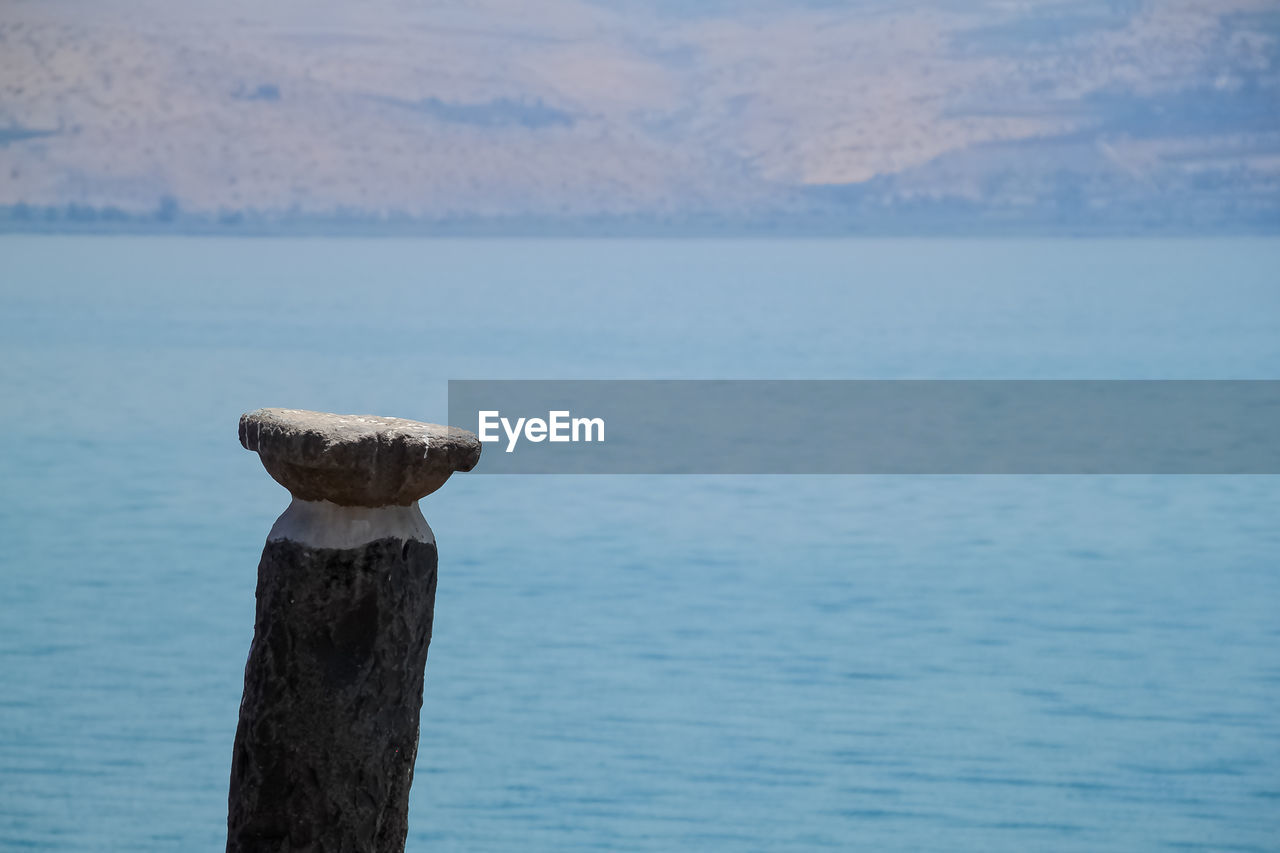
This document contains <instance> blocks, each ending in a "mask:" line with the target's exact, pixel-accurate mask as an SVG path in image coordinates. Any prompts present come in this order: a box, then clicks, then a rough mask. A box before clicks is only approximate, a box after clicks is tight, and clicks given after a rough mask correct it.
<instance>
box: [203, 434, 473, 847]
mask: <svg viewBox="0 0 1280 853" xmlns="http://www.w3.org/2000/svg"><path fill="white" fill-rule="evenodd" d="M240 443H241V444H243V445H244V446H245V448H247V449H249V450H254V451H257V452H258V455H259V457H260V458H261V459H262V464H263V466H264V467H265V468H266V469H267V472H268V473H269V474H270V475H271V476H272V477H274V478H275V480H276V481H277V482H278V483H280V484H281V485H282V486H284V487H285V488H286V489H288V490H289V492H290V494H292V495H293V501H292V502H291V503H290V504H289V508H288V509H286V510H285V512H284V514H283V515H281V516H280V518H279V519H278V520H277V521H276V523H275V526H274V527H272V528H271V533H270V535H268V537H267V544H266V547H265V548H264V549H263V551H262V561H261V562H260V563H259V564H258V591H257V598H258V605H257V615H256V618H255V621H254V628H253V645H252V647H251V648H250V649H249V661H248V664H247V665H246V666H245V674H244V698H243V700H242V701H241V703H240V723H239V726H238V728H237V729H236V741H235V749H234V753H233V755H232V760H231V793H230V798H229V800H230V802H229V810H228V817H227V850H228V851H229V853H231V851H235V853H242V851H243V853H249V851H254V853H258V851H273V853H275V851H279V852H280V853H284V852H285V851H302V850H307V851H315V853H320V851H341V852H342V853H348V851H369V853H385V851H401V850H403V849H404V842H405V835H406V833H407V832H408V808H409V786H410V784H411V783H412V781H413V763H414V758H415V757H416V755H417V752H418V714H419V711H420V710H421V708H422V682H423V678H424V670H425V667H426V662H427V645H428V643H430V641H431V619H432V613H433V609H434V606H435V594H436V544H435V537H434V536H433V535H432V533H431V528H430V527H429V526H427V522H426V520H425V519H424V518H423V517H422V513H421V512H420V511H419V509H418V499H419V498H421V497H423V496H424V495H428V494H430V493H431V492H434V491H435V490H436V489H438V488H440V487H441V486H442V485H444V482H445V480H447V479H449V475H450V474H452V473H453V472H454V471H469V470H471V468H472V467H474V466H475V464H476V462H477V461H478V460H479V458H480V442H479V441H478V440H477V439H476V437H475V435H473V434H472V433H469V432H466V431H464V430H458V429H453V428H450V427H443V426H437V425H435V424H423V423H416V422H414V421H406V420H401V419H398V418H378V417H371V416H358V415H331V414H324V413H321V412H305V411H298V410H292V409H259V410H258V411H256V412H250V413H248V414H246V415H244V416H243V417H241V418H240Z"/></svg>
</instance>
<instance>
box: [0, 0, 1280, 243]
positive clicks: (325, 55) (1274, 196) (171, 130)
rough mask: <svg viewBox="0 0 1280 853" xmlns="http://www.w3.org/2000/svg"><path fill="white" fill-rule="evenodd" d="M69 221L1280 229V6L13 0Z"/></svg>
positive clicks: (42, 163) (9, 111)
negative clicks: (185, 2) (186, 2)
mask: <svg viewBox="0 0 1280 853" xmlns="http://www.w3.org/2000/svg"><path fill="white" fill-rule="evenodd" d="M691 10H692V11H691ZM67 228H93V229H116V230H138V229H144V230H156V229H165V228H170V229H182V230H215V231H226V230H241V231H280V230H284V231H289V230H304V231H306V230H312V231H325V230H337V231H341V230H356V231H368V232H371V233H378V232H386V233H394V232H400V231H405V232H420V231H430V232H437V233H487V232H494V233H506V232H521V233H560V232H581V233H666V232H672V233H719V232H730V233H732V232H739V231H745V232H751V233H756V232H761V233H768V232H773V231H779V232H798V233H844V232H848V231H871V232H894V233H934V232H957V231H961V232H963V231H991V230H997V231H1050V232H1058V231H1062V232H1082V231H1083V232H1089V233H1112V232H1114V233H1134V232H1146V231H1154V232H1170V231H1172V232H1204V231H1215V232H1221V231H1226V232H1238V231H1262V232H1275V231H1280V10H1277V9H1276V7H1275V4H1274V2H1273V0H1162V1H1161V2H1150V3H1139V2H1130V0H1074V1H1073V2H1038V3H1008V2H997V0H922V2H911V3H902V2H888V0H860V2H846V3H841V2H835V1H834V0H825V1H824V2H819V0H814V2H809V3H796V2H785V0H745V2H738V3H728V2H704V3H701V4H697V3H692V2H690V3H678V2H676V0H644V1H643V2H642V0H617V1H616V2H597V3H590V2H580V0H540V2H537V3H518V2H513V0H480V2H452V3H450V2H440V3H429V4H427V3H424V4H413V3H406V2H402V0H370V2H365V3H360V4H349V3H344V4H339V3H335V2H328V0H325V2H302V0H278V2H277V0H273V2H269V3H262V2H255V3H250V2H246V0H226V2H221V3H217V4H179V3H173V2H171V0H169V1H168V2H160V0H131V2H123V0H11V2H9V3H6V4H5V5H4V7H3V9H0V229H4V230H48V229H52V230H62V229H67Z"/></svg>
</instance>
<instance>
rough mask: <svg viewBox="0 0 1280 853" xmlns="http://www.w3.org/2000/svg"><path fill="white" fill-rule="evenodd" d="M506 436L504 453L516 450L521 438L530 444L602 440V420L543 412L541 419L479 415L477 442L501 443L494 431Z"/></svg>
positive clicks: (567, 413) (492, 414) (489, 414)
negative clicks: (513, 421) (530, 442)
mask: <svg viewBox="0 0 1280 853" xmlns="http://www.w3.org/2000/svg"><path fill="white" fill-rule="evenodd" d="M499 427H501V428H502V431H503V432H504V433H506V436H507V453H511V452H512V451H513V450H515V449H516V444H517V443H518V442H519V441H520V438H521V436H523V437H524V438H525V439H526V440H528V441H532V442H535V443H536V442H540V441H604V418H575V417H573V415H572V413H570V412H568V411H555V412H547V418H546V420H543V419H542V418H517V419H516V421H515V423H512V422H511V419H510V418H504V417H502V413H501V412H498V411H482V412H480V440H481V441H484V442H493V441H501V440H502V436H501V435H500V434H499V433H498V428H499Z"/></svg>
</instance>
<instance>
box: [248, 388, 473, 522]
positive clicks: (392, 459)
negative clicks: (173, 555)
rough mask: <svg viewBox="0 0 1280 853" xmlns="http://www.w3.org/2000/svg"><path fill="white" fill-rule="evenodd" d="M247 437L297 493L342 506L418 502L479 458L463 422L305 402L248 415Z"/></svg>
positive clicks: (270, 468)
mask: <svg viewBox="0 0 1280 853" xmlns="http://www.w3.org/2000/svg"><path fill="white" fill-rule="evenodd" d="M240 443H241V444H242V445H244V447H245V449H247V450H253V451H256V452H257V453H258V456H259V457H260V458H261V459H262V465H263V467H264V468H266V469H267V473H268V474H270V475H271V476H272V477H273V478H275V480H276V482H278V483H279V484H280V485H282V486H284V487H285V488H286V489H288V490H289V492H290V493H291V494H292V495H293V496H294V497H296V498H301V499H302V500H308V501H319V500H325V501H331V502H333V503H336V504H341V505H343V506H405V505H408V504H411V503H413V502H414V501H416V500H418V499H419V498H421V497H423V496H425V495H429V494H431V493H432V492H434V491H435V490H436V489H438V488H440V487H441V486H443V485H444V482H445V480H447V479H449V475H450V474H452V473H453V472H454V471H470V470H471V469H472V468H474V467H475V465H476V462H478V461H479V459H480V440H479V439H478V438H476V436H475V434H474V433H470V432H467V431H466V430H464V429H457V428H454V427H447V426H441V425H439V424H426V423H419V422H418V421H409V420H405V419H404V418H383V417H377V416H375V415H335V414H329V413H327V412H309V411H305V410H302V409H258V410H256V411H253V412H248V413H246V414H244V415H241V416H240Z"/></svg>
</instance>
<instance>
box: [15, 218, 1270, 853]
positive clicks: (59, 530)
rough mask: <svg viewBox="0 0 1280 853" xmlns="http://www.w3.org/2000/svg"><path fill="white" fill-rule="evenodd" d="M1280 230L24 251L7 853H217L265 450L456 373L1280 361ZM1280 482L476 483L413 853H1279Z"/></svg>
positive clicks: (266, 523) (57, 243)
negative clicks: (320, 419)
mask: <svg viewBox="0 0 1280 853" xmlns="http://www.w3.org/2000/svg"><path fill="white" fill-rule="evenodd" d="M1278 269H1280V242H1277V241H1238V242H1232V241H1183V242H1160V241H1150V242H1142V241H1100V242H1084V241H1076V242H1072V241H1062V242H1043V243H1041V242H1033V241H1020V242H986V241H969V242H945V241H865V242H790V241H777V242H755V243H734V242H713V241H706V242H643V241H637V242H605V241H596V242H554V241H545V242H518V241H513V242H503V241H458V242H448V241H437V242H432V241H421V242H415V241H404V242H397V241H352V242H342V241H307V240H296V241H288V240H247V241H232V240H216V239H205V240H192V241H187V240H180V239H146V238H136V239H135V238H101V239H92V238H83V239H82V238H26V237H5V238H3V239H0V391H2V392H3V397H2V398H0V399H2V400H3V402H2V403H0V425H2V427H3V432H4V439H5V440H4V443H3V447H4V449H3V451H0V483H2V484H3V486H2V488H0V544H2V546H3V547H2V548H0V553H2V554H3V557H0V581H3V589H4V592H3V597H0V684H2V685H3V687H2V688H0V848H13V849H59V850H63V849H65V850H109V849H110V850H138V851H145V850H202V849H220V848H221V845H222V844H223V840H224V826H225V801H226V785H227V778H228V772H229V765H230V751H231V741H232V737H233V735H234V730H235V724H236V714H237V709H238V703H239V696H240V689H241V678H242V674H243V666H244V659H245V654H246V652H247V649H248V643H249V639H250V637H251V634H252V619H253V589H254V577H255V569H256V563H257V557H258V552H259V550H260V548H261V546H262V542H263V540H264V537H265V535H266V532H267V530H268V529H269V528H270V526H271V523H272V521H273V520H274V518H275V516H276V515H277V514H278V513H279V512H280V511H281V510H282V509H283V508H284V506H285V504H286V503H287V500H286V495H285V493H284V491H283V490H282V489H281V488H280V487H279V486H277V485H276V484H275V483H274V482H272V481H271V479H270V478H269V477H268V476H267V475H266V474H265V472H264V471H263V470H262V469H261V467H260V465H259V463H258V462H257V459H256V457H255V456H253V455H252V454H249V453H247V452H245V451H244V450H242V449H241V448H240V447H239V445H238V444H237V441H236V421H237V418H238V416H239V415H240V413H241V412H243V411H245V410H248V409H252V408H256V407H259V406H292V407H303V408H314V409H325V410H333V411H344V412H373V413H381V414H394V415H401V416H405V417H412V418H420V419H424V420H438V419H441V418H443V417H444V407H445V380H446V379H449V378H476V379H480V378H666V377H672V378H751V379H755V378H902V377H931V378H961V377H965V378H1175V377H1176V378H1280V278H1278V277H1277V275H1276V272H1275V271H1276V270H1278ZM1278 499H1280V482H1278V481H1277V480H1276V479H1275V478H1267V477H1207V478H1196V477H914V478H913V477H758V478H752V477H665V478H664V477H638V476H637V477H579V478H574V477H528V478H521V477H484V476H480V475H477V474H473V475H460V476H458V477H456V478H455V479H454V480H453V481H452V482H450V483H449V484H448V485H447V486H446V487H445V488H444V489H443V490H442V491H441V492H438V493H437V494H435V495H433V496H431V497H429V498H427V499H426V500H425V501H424V502H423V511H424V513H425V514H426V516H427V518H428V519H429V520H430V521H431V523H432V525H433V527H434V528H435V531H436V535H437V538H438V540H439V543H440V550H441V575H440V586H439V598H438V602H437V613H436V628H435V635H434V640H433V642H432V646H431V656H430V661H429V663H428V667H427V695H426V699H425V704H424V708H423V714H422V722H423V727H422V743H421V748H420V752H419V757H418V768H417V781H416V783H415V787H414V790H413V801H412V812H411V829H410V837H409V849H411V850H425V849H432V850H465V851H470V850H511V851H525V850H557V851H559V850H586V849H594V850H601V849H620V850H655V851H671V850H701V849H715V850H719V849H729V850H779V851H783V850H786V851H790V850H800V849H821V848H834V849H847V848H850V847H859V848H862V849H867V850H974V851H997V850H1008V851H1024V850H1090V851H1093V850H1116V851H1132V850H1139V849H1142V850H1166V849H1167V850H1240V851H1246V850H1258V851H1261V850H1275V849H1277V847H1276V839H1277V838H1280V711H1277V708H1280V526H1278V525H1277V510H1278V509H1280V500H1278Z"/></svg>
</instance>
